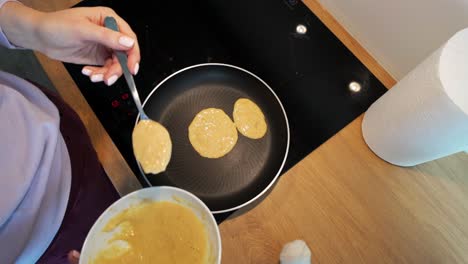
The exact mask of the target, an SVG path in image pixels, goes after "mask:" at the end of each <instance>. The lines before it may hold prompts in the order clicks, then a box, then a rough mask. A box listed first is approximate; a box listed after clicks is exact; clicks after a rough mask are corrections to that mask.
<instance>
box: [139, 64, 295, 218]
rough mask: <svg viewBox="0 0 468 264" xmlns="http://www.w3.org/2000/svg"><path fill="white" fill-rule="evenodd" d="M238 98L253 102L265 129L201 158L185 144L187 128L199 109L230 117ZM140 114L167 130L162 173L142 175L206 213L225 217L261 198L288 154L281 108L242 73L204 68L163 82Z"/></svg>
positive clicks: (258, 82)
mask: <svg viewBox="0 0 468 264" xmlns="http://www.w3.org/2000/svg"><path fill="white" fill-rule="evenodd" d="M239 98H248V99H250V100H252V101H254V102H255V103H256V104H257V105H258V106H259V107H260V108H261V109H262V110H263V112H264V115H265V120H266V123H267V124H268V129H267V132H266V134H265V136H263V137H262V138H260V139H250V138H247V137H245V136H243V135H242V134H240V133H238V140H237V143H236V145H235V146H234V148H233V149H232V150H231V151H230V152H229V153H227V154H226V155H225V156H223V157H221V158H217V159H207V158H204V157H202V156H200V155H199V154H198V153H197V152H196V151H195V149H194V148H193V147H192V144H191V143H190V141H189V138H188V133H187V131H188V129H187V128H188V127H189V126H190V124H191V123H192V121H193V118H194V117H195V116H196V115H197V114H198V113H199V112H200V111H201V110H203V109H207V108H218V109H222V110H223V111H224V112H225V113H226V114H227V115H229V116H231V118H232V113H233V110H234V104H235V102H236V101H237V100H238V99H239ZM144 109H145V113H146V114H147V115H148V116H149V117H150V118H151V119H154V120H158V122H160V123H161V124H162V125H163V126H165V127H166V128H167V130H168V131H169V133H170V135H171V140H172V155H171V161H170V162H169V165H168V167H167V169H166V171H165V172H163V173H160V174H157V175H153V174H148V175H146V176H147V178H148V179H149V181H150V182H151V183H152V184H153V185H158V186H159V185H162V186H167V185H169V186H176V187H179V188H182V189H185V190H187V191H189V192H191V193H193V194H195V195H196V196H197V197H198V198H200V199H201V200H202V201H203V202H204V203H205V204H206V205H207V206H208V208H210V210H211V211H226V210H232V208H235V207H238V206H240V205H242V204H245V203H247V202H249V201H251V200H252V199H254V198H255V197H256V196H257V195H259V194H260V193H262V192H263V191H264V190H265V189H266V188H267V187H268V186H269V185H271V184H272V182H273V180H274V179H275V178H276V176H277V175H278V172H279V171H280V169H281V167H282V165H283V163H284V161H285V155H286V152H287V148H288V125H287V120H286V116H285V115H284V112H283V108H282V107H281V104H280V102H279V101H278V100H277V99H276V97H275V95H274V94H273V93H272V92H271V90H270V89H269V88H268V86H266V85H264V83H263V82H262V81H261V80H259V79H257V78H256V77H254V76H253V75H251V74H249V73H247V72H244V71H242V70H239V69H236V68H233V67H229V66H223V65H212V64H210V65H204V66H198V67H194V68H191V69H187V70H184V71H183V72H180V73H178V74H177V75H175V76H172V77H171V78H170V79H168V80H166V81H164V82H163V83H162V84H161V85H160V86H159V87H158V89H157V90H155V91H154V93H152V94H151V95H150V97H149V99H148V101H146V102H145V105H144Z"/></svg>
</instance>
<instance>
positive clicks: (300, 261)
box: [280, 240, 311, 264]
mask: <svg viewBox="0 0 468 264" xmlns="http://www.w3.org/2000/svg"><path fill="white" fill-rule="evenodd" d="M310 257H311V253H310V249H309V247H308V246H307V244H306V243H305V242H304V241H302V240H294V241H292V242H289V243H287V244H286V245H284V247H283V250H281V254H280V263H281V264H310Z"/></svg>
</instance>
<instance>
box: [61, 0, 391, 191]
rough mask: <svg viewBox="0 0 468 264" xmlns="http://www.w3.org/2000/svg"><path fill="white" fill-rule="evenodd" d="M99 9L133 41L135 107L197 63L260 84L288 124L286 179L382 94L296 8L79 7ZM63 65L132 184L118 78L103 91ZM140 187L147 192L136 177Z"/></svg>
mask: <svg viewBox="0 0 468 264" xmlns="http://www.w3.org/2000/svg"><path fill="white" fill-rule="evenodd" d="M98 5H99V6H109V7H112V8H113V9H114V10H115V11H116V12H117V13H118V14H119V15H120V16H122V17H123V18H124V19H125V20H127V22H128V23H129V24H130V25H131V27H132V28H133V29H134V31H135V33H136V34H137V36H138V41H139V44H140V48H141V58H142V60H141V64H140V73H139V74H138V75H137V76H136V78H135V81H136V84H137V87H138V90H139V92H140V96H141V98H142V100H143V99H144V98H146V97H147V96H148V94H149V93H150V91H151V90H152V89H153V88H154V87H155V86H156V84H157V83H158V82H160V81H161V80H163V79H164V78H165V77H167V76H168V75H170V74H171V73H173V72H175V71H177V70H179V69H182V68H184V67H187V66H190V65H194V64H199V63H206V62H220V63H228V64H233V65H236V66H240V67H243V68H245V69H247V70H249V71H251V72H253V73H255V74H256V75H258V76H259V77H260V78H262V79H263V80H264V81H266V82H267V83H268V84H269V85H270V86H271V87H272V88H273V90H274V91H275V92H276V93H277V95H278V96H279V98H280V99H281V101H282V103H283V105H284V107H285V109H286V112H287V115H288V118H289V122H290V130H291V145H290V151H289V157H288V159H287V163H286V166H285V169H284V170H285V171H286V170H287V169H289V168H290V167H291V166H293V165H294V164H296V163H297V162H298V161H300V160H301V159H302V158H304V157H305V156H306V155H307V154H309V153H310V152H312V151H313V150H314V149H315V148H317V147H318V146H319V145H321V144H322V143H324V142H325V141H326V140H327V139H329V138H330V137H332V136H333V135H334V134H335V133H336V132H338V131H339V130H341V129H342V128H343V127H345V126H346V125H347V124H348V123H349V122H351V121H352V120H354V119H355V118H356V117H358V116H359V115H360V114H362V113H363V112H364V111H365V110H366V109H367V108H368V107H369V106H370V104H371V103H372V102H374V101H375V100H376V99H377V98H379V97H380V96H381V95H382V94H383V93H385V91H386V88H385V87H384V86H383V85H382V83H380V82H379V81H378V80H377V79H376V77H375V76H374V75H372V74H371V73H370V72H369V70H367V69H366V67H364V65H363V64H362V63H361V62H359V60H358V59H357V58H356V57H355V56H354V55H353V54H352V53H351V52H350V51H349V50H348V49H347V48H346V47H345V46H344V45H343V44H342V43H341V42H340V41H339V40H338V39H337V38H336V37H335V36H334V35H333V33H331V31H329V30H328V29H327V28H326V27H325V26H324V25H323V24H322V23H321V22H320V20H319V19H318V18H317V17H316V16H315V15H314V14H313V13H312V12H311V11H310V10H309V9H308V8H307V7H306V6H305V5H304V4H303V3H302V2H300V1H297V0H237V1H219V0H205V1H196V0H180V1H143V0H140V1H122V0H120V1H117V0H85V1H83V2H81V3H80V4H79V6H98ZM298 25H302V26H299V28H298ZM65 66H66V68H67V70H68V71H69V72H70V74H71V76H72V77H73V79H74V80H75V82H76V84H77V85H78V87H79V88H80V90H81V92H82V93H83V95H84V97H85V98H86V99H87V101H88V102H89V104H90V105H91V107H92V109H93V110H94V111H95V113H96V115H97V116H98V118H99V119H100V121H101V122H102V124H103V125H104V127H105V128H106V130H107V132H108V133H109V135H110V136H111V138H112V139H113V141H114V143H115V144H116V145H117V147H118V148H119V150H120V151H121V152H122V155H123V156H124V158H125V159H126V160H127V162H128V164H129V165H130V167H131V168H132V169H133V171H134V172H135V174H136V175H137V176H138V177H141V176H140V172H139V170H138V167H137V164H136V162H135V159H134V157H133V152H132V145H131V132H132V128H133V125H134V122H135V118H136V114H137V113H136V108H135V106H134V104H133V102H132V100H131V98H130V97H129V94H128V88H127V86H126V84H125V81H124V80H123V78H121V79H120V80H119V81H118V82H117V83H116V84H115V85H114V86H112V87H107V86H106V85H104V84H93V83H91V82H90V81H89V79H88V78H87V77H85V76H83V75H81V73H80V72H81V66H76V65H71V64H66V65H65ZM351 82H357V83H358V84H360V88H361V89H360V91H359V92H353V91H351V90H350V89H349V84H350V83H351ZM353 87H355V86H353ZM324 177H326V175H324ZM139 180H140V181H141V182H142V184H143V185H147V183H146V182H145V180H144V179H143V178H140V179H139Z"/></svg>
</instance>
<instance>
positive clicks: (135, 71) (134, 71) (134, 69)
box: [133, 62, 140, 75]
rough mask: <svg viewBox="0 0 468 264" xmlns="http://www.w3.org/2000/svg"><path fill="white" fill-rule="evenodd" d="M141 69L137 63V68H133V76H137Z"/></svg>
mask: <svg viewBox="0 0 468 264" xmlns="http://www.w3.org/2000/svg"><path fill="white" fill-rule="evenodd" d="M139 69H140V64H139V63H138V62H137V63H135V67H134V68H133V75H137V73H138V70H139Z"/></svg>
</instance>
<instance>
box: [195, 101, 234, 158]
mask: <svg viewBox="0 0 468 264" xmlns="http://www.w3.org/2000/svg"><path fill="white" fill-rule="evenodd" d="M188 132H189V140H190V143H191V144H192V146H193V148H194V149H195V150H196V151H197V152H198V153H199V154H200V155H201V156H202V157H205V158H211V159H216V158H220V157H222V156H224V155H226V154H227V153H229V151H231V150H232V148H234V146H235V145H236V142H237V130H236V126H235V125H234V123H233V122H232V120H231V118H229V116H228V115H226V113H224V111H223V110H221V109H217V108H207V109H204V110H202V111H200V112H199V113H198V114H197V115H196V116H195V118H194V119H193V121H192V123H191V124H190V126H189V128H188Z"/></svg>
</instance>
